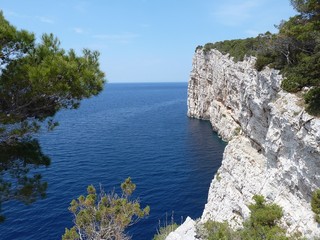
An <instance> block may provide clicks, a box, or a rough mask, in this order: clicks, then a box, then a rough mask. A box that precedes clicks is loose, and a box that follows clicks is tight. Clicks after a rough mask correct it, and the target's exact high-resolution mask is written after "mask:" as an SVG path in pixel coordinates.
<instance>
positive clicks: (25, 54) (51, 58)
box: [0, 12, 104, 143]
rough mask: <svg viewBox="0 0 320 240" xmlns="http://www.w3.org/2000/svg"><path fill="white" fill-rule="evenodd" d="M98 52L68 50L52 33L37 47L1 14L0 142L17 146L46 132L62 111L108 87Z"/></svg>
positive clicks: (29, 36)
mask: <svg viewBox="0 0 320 240" xmlns="http://www.w3.org/2000/svg"><path fill="white" fill-rule="evenodd" d="M98 60H99V53H98V52H96V51H90V50H88V49H84V50H83V55H82V56H77V55H76V53H75V51H74V50H72V49H71V50H70V51H69V52H66V51H65V50H64V49H62V48H61V47H60V42H59V40H58V39H57V38H56V37H54V36H53V35H52V34H44V35H43V36H42V39H41V42H40V43H39V44H36V43H35V39H34V35H33V34H31V33H29V32H27V31H25V30H20V31H18V30H17V29H16V28H15V27H13V26H12V25H10V23H9V22H8V21H6V20H5V19H4V17H3V14H2V12H1V13H0V70H1V71H0V110H1V111H0V127H1V128H2V129H4V131H2V132H1V133H0V142H1V141H6V142H8V143H9V142H13V141H16V140H19V139H21V138H23V137H25V136H28V135H30V134H32V133H35V132H38V131H39V129H40V126H42V125H43V124H42V122H44V121H46V122H47V125H48V129H49V130H51V129H53V128H54V127H55V126H56V125H57V123H55V122H54V121H53V117H54V115H55V114H56V112H58V111H59V110H61V109H75V108H78V107H79V104H80V101H81V100H82V99H84V98H89V97H90V96H92V95H97V94H98V93H99V92H100V91H101V90H102V88H103V85H104V73H103V72H101V71H100V69H99V62H98Z"/></svg>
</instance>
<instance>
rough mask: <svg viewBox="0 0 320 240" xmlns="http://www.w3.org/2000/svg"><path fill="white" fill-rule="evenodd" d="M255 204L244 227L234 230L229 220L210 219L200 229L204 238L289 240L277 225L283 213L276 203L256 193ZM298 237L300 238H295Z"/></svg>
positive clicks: (250, 206) (215, 239) (214, 239)
mask: <svg viewBox="0 0 320 240" xmlns="http://www.w3.org/2000/svg"><path fill="white" fill-rule="evenodd" d="M253 199H254V200H255V203H254V204H251V205H249V209H250V210H251V215H250V218H249V219H248V220H247V221H245V222H244V224H243V228H242V229H239V230H236V231H235V230H232V229H231V228H230V227H229V226H228V223H227V222H224V223H220V222H214V221H208V222H206V223H205V224H204V231H203V232H201V231H199V230H198V234H200V236H201V237H202V238H203V239H208V240H220V239H223V240H259V239H261V240H262V239H263V240H287V239H289V238H288V237H286V235H285V230H284V229H282V228H281V227H279V226H278V225H277V222H278V221H279V220H280V219H281V217H282V215H283V213H282V209H281V207H279V206H278V205H276V204H266V202H265V199H264V197H263V196H261V195H255V196H254V197H253ZM294 239H298V238H296V237H295V238H294Z"/></svg>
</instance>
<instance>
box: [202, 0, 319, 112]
mask: <svg viewBox="0 0 320 240" xmlns="http://www.w3.org/2000/svg"><path fill="white" fill-rule="evenodd" d="M290 2H291V4H292V6H293V7H294V8H295V9H296V10H297V11H298V13H299V14H298V15H296V16H293V17H291V18H290V19H289V20H288V21H282V22H281V23H280V24H279V26H278V29H279V33H278V34H271V33H269V32H267V33H265V34H260V35H259V36H258V37H256V38H247V39H238V40H228V41H223V42H216V43H208V44H206V45H205V46H204V48H203V52H204V53H205V54H206V53H207V52H209V51H210V49H213V48H215V49H217V50H219V51H220V52H222V53H224V54H226V53H229V54H230V55H231V56H232V57H234V60H235V61H242V60H243V58H244V56H245V55H247V56H249V55H253V56H256V57H257V61H256V63H255V67H256V69H257V70H258V71H261V70H262V69H263V68H264V67H265V66H270V67H272V68H275V69H279V70H281V73H282V74H283V76H284V77H285V78H284V80H283V82H282V85H281V86H282V88H283V89H284V90H286V91H288V92H298V91H301V90H302V89H303V88H304V87H309V88H310V90H309V92H308V93H307V94H306V95H305V102H306V104H307V108H306V110H307V112H309V113H310V114H313V115H319V113H320V95H319V91H320V90H319V89H320V1H319V0H291V1H290Z"/></svg>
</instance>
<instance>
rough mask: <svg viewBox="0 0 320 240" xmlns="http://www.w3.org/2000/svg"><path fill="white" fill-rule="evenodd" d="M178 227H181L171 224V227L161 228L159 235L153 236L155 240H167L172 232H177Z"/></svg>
mask: <svg viewBox="0 0 320 240" xmlns="http://www.w3.org/2000/svg"><path fill="white" fill-rule="evenodd" d="M178 227H179V225H178V224H176V223H172V224H170V225H167V226H164V227H161V228H160V229H159V230H158V233H157V234H155V235H154V236H153V240H165V239H166V237H167V236H168V235H169V234H170V233H171V232H173V231H174V230H176V229H177V228H178Z"/></svg>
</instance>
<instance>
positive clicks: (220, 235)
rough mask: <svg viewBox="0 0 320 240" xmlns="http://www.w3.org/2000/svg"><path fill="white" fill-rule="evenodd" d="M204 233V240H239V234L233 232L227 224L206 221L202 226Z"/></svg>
mask: <svg viewBox="0 0 320 240" xmlns="http://www.w3.org/2000/svg"><path fill="white" fill-rule="evenodd" d="M204 229H205V233H204V234H203V236H202V237H203V238H204V239H208V240H232V239H239V238H238V237H239V234H238V232H236V231H233V230H232V229H231V228H230V227H229V225H228V223H227V222H223V223H221V222H214V221H210V220H209V221H207V222H206V223H205V224H204Z"/></svg>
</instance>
